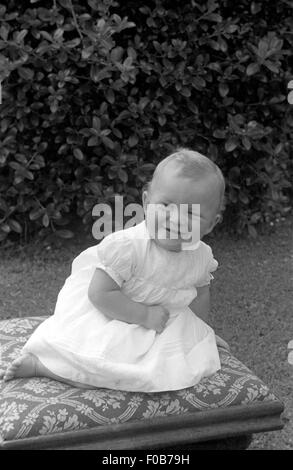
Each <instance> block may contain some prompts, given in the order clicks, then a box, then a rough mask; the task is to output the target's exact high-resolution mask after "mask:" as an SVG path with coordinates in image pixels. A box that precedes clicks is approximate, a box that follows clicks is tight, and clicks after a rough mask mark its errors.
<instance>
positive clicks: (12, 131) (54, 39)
mask: <svg viewBox="0 0 293 470" xmlns="http://www.w3.org/2000/svg"><path fill="white" fill-rule="evenodd" d="M292 7H293V2H292V1H285V0H280V1H278V2H269V1H258V2H256V1H248V0H247V1H246V0H241V1H239V2H237V3H236V4H235V2H233V1H231V0H223V1H216V0H208V1H207V0H204V1H198V2H196V1H194V0H189V1H187V2H182V1H177V0H172V1H171V0H170V1H168V0H166V1H165V0H164V1H163V0H162V1H159V0H156V1H155V0H153V1H144V2H139V1H134V0H133V1H129V0H127V1H112V0H88V1H85V2H79V1H76V0H42V1H37V0H31V1H29V0H24V1H22V2H21V3H19V2H17V1H14V0H8V1H6V2H5V4H4V3H3V4H0V80H1V84H2V94H1V104H0V242H1V248H0V249H1V258H2V259H1V268H2V269H1V274H0V293H1V296H0V298H1V301H0V315H1V317H2V318H9V317H11V316H25V315H34V314H36V315H39V314H44V315H47V314H50V313H52V312H53V307H54V303H55V300H56V296H57V293H58V290H59V289H60V287H61V286H62V284H63V282H64V280H65V277H66V276H67V275H68V274H69V270H70V262H71V260H72V258H73V256H75V255H76V254H77V253H78V252H79V251H80V250H81V249H82V248H83V247H85V246H86V245H88V244H94V243H95V240H93V238H92V236H91V227H92V225H93V222H94V218H93V216H92V209H93V207H94V205H95V204H97V203H98V202H107V203H110V204H111V203H112V202H113V200H114V196H115V195H116V194H120V195H123V196H124V197H125V200H124V202H125V204H126V203H128V202H140V197H141V196H140V194H141V189H142V187H143V185H144V184H145V183H146V182H147V181H148V179H149V178H150V177H151V174H152V171H153V169H154V166H155V165H156V163H157V162H158V161H160V160H161V159H162V158H163V157H164V156H166V155H167V154H168V153H170V152H172V151H173V150H174V149H176V148H177V147H182V146H184V147H189V148H193V149H196V150H198V151H200V152H202V153H204V154H206V155H208V156H209V157H210V158H211V159H212V160H214V161H215V162H216V163H217V164H218V165H219V166H220V167H221V169H222V171H223V173H224V175H225V178H226V184H227V191H226V211H225V217H224V222H223V224H222V227H219V228H218V229H217V230H216V231H215V233H214V234H213V236H212V237H210V238H209V240H208V242H209V243H210V244H211V246H212V248H213V250H214V252H215V256H216V258H217V259H218V261H219V263H220V268H219V270H218V273H217V279H216V280H215V281H214V285H213V286H214V288H213V300H214V303H213V322H214V325H213V326H215V328H216V329H217V331H218V332H219V333H220V334H222V335H223V337H224V338H225V339H226V340H228V342H230V344H231V346H232V349H233V352H235V354H237V355H238V357H239V358H240V359H241V360H243V361H244V362H245V363H247V365H248V366H250V367H251V368H253V369H254V370H255V371H256V373H258V375H259V376H260V377H261V378H263V379H264V380H265V381H266V382H267V383H268V384H270V385H272V386H273V388H274V389H275V391H276V393H277V394H279V396H280V397H281V398H282V399H283V400H284V401H285V404H286V413H287V414H286V420H287V421H286V426H285V429H284V431H282V432H278V433H271V434H269V435H262V436H261V437H260V438H259V437H258V436H257V437H256V440H255V441H254V443H253V444H252V446H251V447H252V448H253V447H254V448H293V424H292V419H293V403H292V381H293V379H292V377H293V375H292V369H290V366H289V365H288V364H287V360H286V357H287V350H286V347H287V343H288V341H289V340H290V339H291V338H293V331H292V330H293V329H292V318H291V317H292V300H291V299H290V296H289V293H290V288H291V287H290V283H291V285H292V255H290V250H292V240H291V236H290V235H291V234H290V230H291V227H292V225H291V222H292V186H291V178H292V128H293V115H292V106H291V107H290V104H289V102H288V100H287V95H288V83H289V82H290V81H291V80H292V78H293V73H292V42H293V39H292V30H293V28H292V26H293V20H292V18H293V16H292ZM290 393H291V398H290Z"/></svg>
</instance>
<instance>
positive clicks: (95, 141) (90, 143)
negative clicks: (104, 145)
mask: <svg viewBox="0 0 293 470" xmlns="http://www.w3.org/2000/svg"><path fill="white" fill-rule="evenodd" d="M87 144H88V147H95V145H98V144H99V137H97V136H96V135H93V136H92V137H91V138H90V139H89V140H88V141H87Z"/></svg>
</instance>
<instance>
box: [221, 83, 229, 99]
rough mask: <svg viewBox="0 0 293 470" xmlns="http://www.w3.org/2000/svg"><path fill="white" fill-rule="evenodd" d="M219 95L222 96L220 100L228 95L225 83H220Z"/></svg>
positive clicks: (227, 87)
mask: <svg viewBox="0 0 293 470" xmlns="http://www.w3.org/2000/svg"><path fill="white" fill-rule="evenodd" d="M219 93H220V95H221V96H222V98H225V96H227V95H228V93H229V86H228V85H227V83H220V85H219Z"/></svg>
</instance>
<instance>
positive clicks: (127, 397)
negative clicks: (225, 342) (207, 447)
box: [0, 317, 283, 450]
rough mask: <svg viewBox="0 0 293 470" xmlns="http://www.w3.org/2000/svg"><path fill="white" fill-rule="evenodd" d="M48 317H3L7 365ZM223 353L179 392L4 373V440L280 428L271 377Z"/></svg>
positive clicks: (154, 443) (161, 442)
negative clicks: (212, 369) (215, 368)
mask: <svg viewBox="0 0 293 470" xmlns="http://www.w3.org/2000/svg"><path fill="white" fill-rule="evenodd" d="M43 320H44V317H28V318H16V319H11V320H2V321H0V345H1V346H0V354H1V356H0V358H1V365H0V368H2V369H3V368H5V366H6V365H7V364H9V363H10V362H11V361H12V360H13V359H14V358H16V357H17V356H18V355H19V352H20V350H21V348H22V346H23V345H24V343H25V342H26V341H27V339H28V338H29V336H30V335H31V333H32V332H33V330H34V329H35V328H36V327H37V326H38V325H39V324H40V323H41V322H42V321H43ZM220 357H221V363H222V369H221V370H220V371H219V372H218V373H216V374H215V375H213V376H212V377H209V378H206V379H204V380H202V381H201V382H200V383H199V384H198V385H196V386H194V387H191V388H187V389H184V390H180V391H175V392H174V391H173V392H161V393H133V392H122V391H117V390H107V389H102V388H101V389H97V390H84V389H78V388H73V387H70V386H68V385H65V384H63V383H59V382H56V381H53V380H50V379H47V378H22V379H15V380H12V381H10V382H3V381H0V392H1V393H0V445H1V448H2V449H12V448H13V449H30V448H31V449H38V448H39V449H45V448H50V449H104V450H105V449H160V448H161V449H162V448H164V449H166V448H171V447H172V448H176V447H177V448H180V446H182V448H183V447H184V448H189V447H190V448H192V447H193V446H194V445H195V443H202V442H206V441H212V440H219V439H224V438H228V437H234V438H235V437H237V436H246V435H251V434H252V433H255V432H261V431H269V430H273V429H281V428H282V427H283V425H282V421H281V418H280V415H281V413H282V411H283V404H282V403H281V402H280V401H279V400H278V398H277V397H276V396H275V395H274V394H273V393H272V392H271V390H270V389H269V388H268V387H267V385H265V384H264V383H263V382H262V381H261V380H260V379H259V378H258V377H256V376H255V375H254V374H253V373H252V372H251V371H250V370H249V369H248V368H247V367H246V366H245V365H243V364H242V363H241V362H240V361H238V360H237V359H236V358H235V357H234V356H232V355H231V354H230V353H228V352H227V351H226V350H224V349H220ZM242 442H243V441H242ZM245 442H248V440H246V441H245Z"/></svg>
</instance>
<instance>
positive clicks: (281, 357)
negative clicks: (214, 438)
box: [0, 218, 293, 449]
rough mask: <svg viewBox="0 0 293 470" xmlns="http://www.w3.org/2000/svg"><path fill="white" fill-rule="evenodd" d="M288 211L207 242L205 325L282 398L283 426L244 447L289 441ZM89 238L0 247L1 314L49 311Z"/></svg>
mask: <svg viewBox="0 0 293 470" xmlns="http://www.w3.org/2000/svg"><path fill="white" fill-rule="evenodd" d="M292 226H293V224H292V218H288V219H287V220H286V221H285V222H282V223H281V224H280V225H279V226H277V227H276V228H274V230H272V231H270V232H267V233H265V234H263V235H261V236H259V237H258V238H257V239H256V240H253V239H249V238H240V239H236V238H235V237H233V236H231V235H228V234H227V233H224V232H218V233H217V235H216V236H215V237H211V238H209V239H208V240H207V242H208V243H209V244H210V245H211V246H212V248H213V251H214V256H215V258H216V259H217V260H218V262H219V269H218V270H217V271H216V272H215V273H214V277H215V279H214V281H213V284H212V320H211V325H212V326H213V327H214V328H215V330H216V332H217V333H218V334H220V335H222V336H223V338H224V339H226V341H228V342H229V344H230V345H231V349H232V352H233V354H235V355H236V356H237V357H238V358H239V359H240V360H242V361H243V362H244V363H245V364H247V366H249V367H250V368H251V369H252V370H253V371H255V373H256V374H257V375H258V376H259V377H260V378H262V379H263V380H264V381H265V382H266V383H267V384H268V385H270V386H271V388H272V390H273V391H274V392H275V393H276V394H277V395H278V397H279V398H281V399H282V401H283V402H284V403H285V413H284V422H285V426H284V429H283V430H282V431H276V432H270V433H263V434H255V435H254V439H253V442H252V444H251V446H250V449H293V366H290V365H289V364H288V362H287V353H288V351H287V344H288V341H289V340H290V339H293V321H292V313H293V296H292V285H293V284H292V280H293V270H292V260H293V253H292V251H293V250H292ZM91 244H94V241H93V240H90V239H88V241H84V240H82V239H81V238H78V240H74V241H72V240H71V241H69V242H68V241H67V242H64V246H56V245H53V246H46V245H44V244H40V243H38V242H32V243H30V244H29V245H27V246H25V247H21V246H19V247H10V248H6V249H5V250H4V249H3V248H2V249H1V250H0V257H1V272H0V318H13V317H17V316H28V315H50V314H52V313H53V311H54V305H55V301H56V297H57V294H58V291H59V289H60V288H61V287H62V285H63V283H64V281H65V278H66V277H67V276H68V275H69V273H70V264H71V261H72V259H73V257H74V256H76V255H77V254H78V253H79V252H80V251H81V250H82V249H83V248H85V247H86V246H87V245H91Z"/></svg>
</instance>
